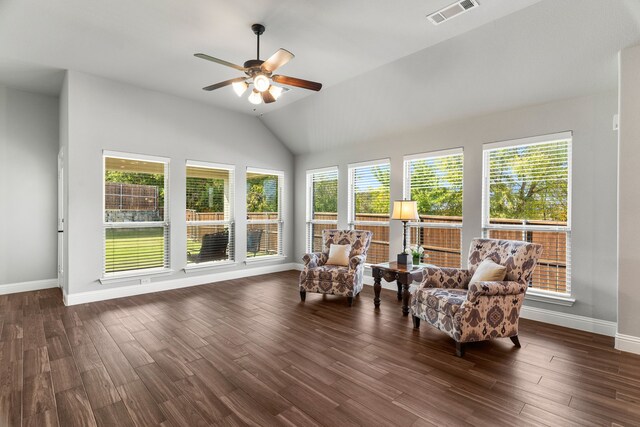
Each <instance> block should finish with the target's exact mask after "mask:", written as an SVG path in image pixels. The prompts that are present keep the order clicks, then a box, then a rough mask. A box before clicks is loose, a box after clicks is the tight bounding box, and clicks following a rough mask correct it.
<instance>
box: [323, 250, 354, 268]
mask: <svg viewBox="0 0 640 427" xmlns="http://www.w3.org/2000/svg"><path fill="white" fill-rule="evenodd" d="M350 253H351V245H334V244H331V246H330V247H329V259H328V260H327V262H326V264H330V265H341V266H343V267H347V266H348V265H349V254H350Z"/></svg>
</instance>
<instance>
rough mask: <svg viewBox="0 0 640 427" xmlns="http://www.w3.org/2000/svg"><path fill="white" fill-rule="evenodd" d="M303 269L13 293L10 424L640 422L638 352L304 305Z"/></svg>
mask: <svg viewBox="0 0 640 427" xmlns="http://www.w3.org/2000/svg"><path fill="white" fill-rule="evenodd" d="M297 277H298V273H297V272H293V271H292V272H284V273H277V274H271V275H265V276H258V277H252V278H246V279H242V280H234V281H228V282H223V283H217V284H213V285H204V286H198V287H192V288H185V289H179V290H174V291H168V292H161V293H156V294H149V295H141V296H137V297H132V298H123V299H118V300H111V301H104V302H99V303H92V304H84V305H79V306H73V307H64V306H63V305H62V302H61V295H60V292H59V290H53V289H52V290H46V291H38V292H28V293H22V294H13V295H3V296H0V426H1V427H4V426H20V425H22V426H60V427H67V426H95V425H98V426H189V427H194V426H207V425H213V426H218V425H220V426H222V425H261V426H262V425H264V426H270V425H301V426H317V425H324V426H342V425H363V426H374V425H380V426H442V425H455V426H463V425H486V426H498V425H509V426H512V425H547V426H574V425H575V426H578V425H579V426H593V425H594V426H602V425H607V426H612V425H615V426H619V425H640V357H639V356H635V355H631V354H628V353H621V352H619V351H616V350H614V349H613V339H612V338H609V337H604V336H599V335H594V334H590V333H585V332H579V331H575V330H569V329H564V328H560V327H555V326H550V325H546V324H541V323H537V322H533V321H527V320H521V327H520V330H521V335H520V341H521V342H522V345H523V347H522V348H521V349H516V348H515V347H513V345H512V344H511V342H510V341H509V340H506V339H505V340H496V341H492V342H484V343H477V344H473V345H469V346H468V348H467V353H466V355H465V357H464V358H462V359H461V358H457V357H455V356H454V355H453V353H454V344H453V341H451V340H450V339H449V338H448V337H446V336H445V335H444V334H442V333H440V332H438V331H436V330H434V329H432V328H430V327H429V326H428V325H426V324H423V326H422V328H421V329H420V330H419V331H416V330H414V329H413V328H412V326H411V320H410V318H407V317H402V315H401V310H400V302H398V301H396V297H395V292H393V291H387V290H383V291H382V305H381V309H380V311H375V310H374V308H373V291H372V288H371V287H368V286H365V290H364V291H363V293H362V295H360V297H358V298H356V300H355V301H354V305H353V307H348V306H347V304H346V300H345V299H343V298H337V297H330V296H327V297H323V296H322V295H319V294H308V295H307V301H306V302H305V303H301V302H300V301H299V296H298V289H297Z"/></svg>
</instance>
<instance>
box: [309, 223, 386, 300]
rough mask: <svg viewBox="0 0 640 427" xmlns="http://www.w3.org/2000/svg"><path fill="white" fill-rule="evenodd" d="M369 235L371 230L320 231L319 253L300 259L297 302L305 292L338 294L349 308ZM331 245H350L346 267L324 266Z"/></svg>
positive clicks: (357, 286)
mask: <svg viewBox="0 0 640 427" xmlns="http://www.w3.org/2000/svg"><path fill="white" fill-rule="evenodd" d="M372 236H373V233H372V232H371V231H363V230H323V231H322V252H314V253H310V254H306V255H305V256H304V257H303V258H302V260H303V261H304V269H303V270H302V273H300V299H301V300H302V301H304V300H305V298H306V295H307V292H319V293H321V294H333V295H341V296H345V297H347V302H348V303H349V306H351V304H353V297H354V296H356V295H358V294H359V293H360V291H361V290H362V277H363V275H364V263H365V261H366V259H367V251H368V250H369V245H370V244H371V237H372ZM331 244H334V245H347V244H348V245H351V253H350V254H349V266H348V267H342V266H338V265H327V264H325V263H326V262H327V259H328V258H329V248H330V247H331Z"/></svg>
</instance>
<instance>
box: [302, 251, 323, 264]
mask: <svg viewBox="0 0 640 427" xmlns="http://www.w3.org/2000/svg"><path fill="white" fill-rule="evenodd" d="M323 255H324V254H323V253H322V252H311V253H309V254H305V255H304V256H303V257H302V261H303V262H304V266H305V268H314V267H318V266H320V265H324V263H325V262H326V259H325V258H324V257H323Z"/></svg>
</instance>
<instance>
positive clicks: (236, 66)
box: [193, 53, 245, 71]
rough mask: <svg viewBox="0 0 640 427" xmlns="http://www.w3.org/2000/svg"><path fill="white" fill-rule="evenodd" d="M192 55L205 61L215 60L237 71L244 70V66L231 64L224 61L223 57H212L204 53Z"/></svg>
mask: <svg viewBox="0 0 640 427" xmlns="http://www.w3.org/2000/svg"><path fill="white" fill-rule="evenodd" d="M193 56H195V57H197V58H201V59H206V60H207V61H211V62H217V63H218V64H221V65H226V66H227V67H231V68H235V69H236V70H239V71H245V68H244V67H241V66H240V65H236V64H232V63H231V62H229V61H225V60H224V59H218V58H214V57H213V56H209V55H205V54H204V53H195V54H193Z"/></svg>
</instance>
